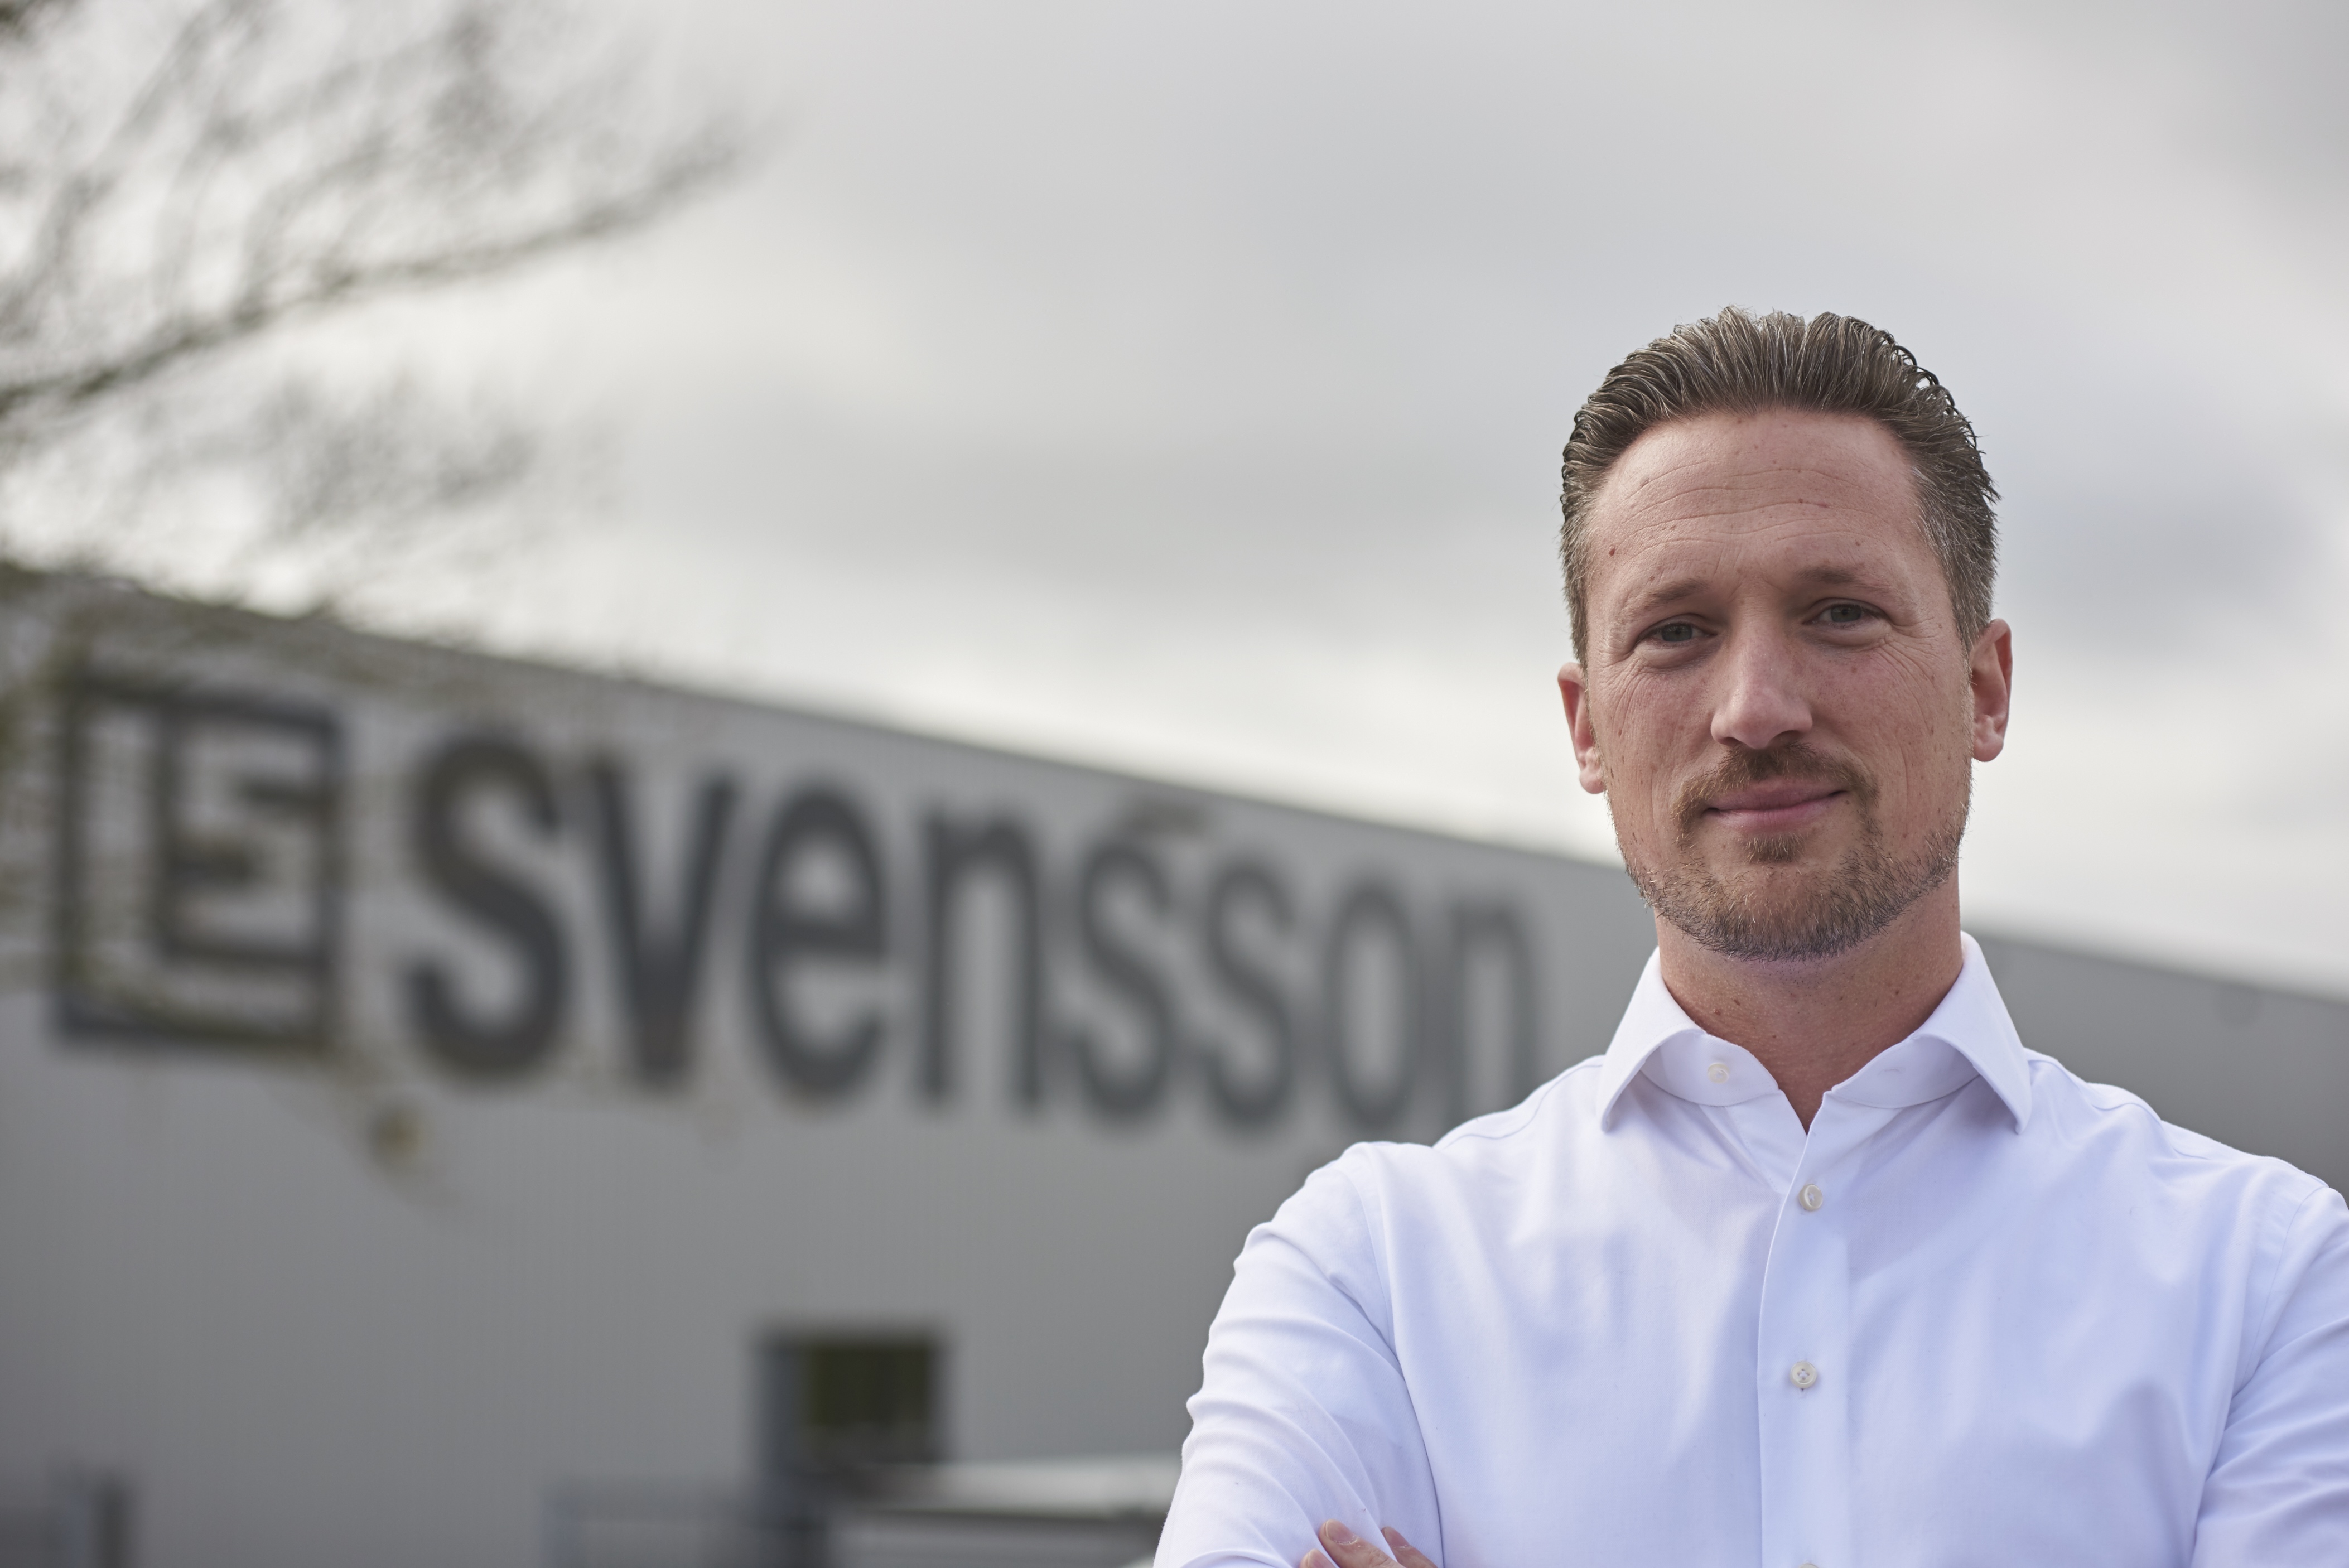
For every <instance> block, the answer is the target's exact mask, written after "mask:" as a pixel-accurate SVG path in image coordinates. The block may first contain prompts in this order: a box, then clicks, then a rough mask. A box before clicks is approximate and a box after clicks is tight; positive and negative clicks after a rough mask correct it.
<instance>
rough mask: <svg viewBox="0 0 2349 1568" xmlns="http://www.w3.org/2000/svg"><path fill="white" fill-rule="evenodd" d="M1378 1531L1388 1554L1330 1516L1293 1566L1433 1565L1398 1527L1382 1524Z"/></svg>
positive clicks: (1365, 1567)
mask: <svg viewBox="0 0 2349 1568" xmlns="http://www.w3.org/2000/svg"><path fill="white" fill-rule="evenodd" d="M1380 1533H1381V1534H1382V1535H1384V1536H1385V1537H1386V1538H1387V1544H1388V1545H1389V1546H1392V1547H1393V1548H1394V1555H1393V1556H1392V1557H1390V1556H1388V1555H1387V1554H1386V1553H1383V1552H1381V1551H1380V1550H1379V1549H1378V1548H1377V1547H1375V1546H1373V1545H1371V1543H1370V1542H1367V1541H1365V1540H1363V1539H1362V1538H1361V1536H1359V1535H1357V1534H1355V1533H1354V1532H1352V1531H1351V1530H1350V1529H1348V1528H1347V1527H1346V1524H1345V1522H1344V1521H1342V1520H1337V1519H1333V1520H1330V1522H1327V1523H1326V1524H1324V1525H1322V1526H1321V1531H1320V1542H1321V1544H1320V1545H1319V1546H1317V1547H1315V1548H1314V1549H1313V1550H1311V1551H1309V1552H1308V1553H1306V1554H1305V1555H1304V1556H1302V1557H1300V1558H1299V1559H1298V1560H1297V1568H1331V1564H1332V1561H1333V1560H1334V1562H1335V1568H1435V1564H1434V1563H1431V1562H1429V1561H1428V1558H1427V1553H1424V1552H1422V1551H1421V1550H1420V1549H1419V1548H1418V1547H1416V1546H1413V1544H1412V1543H1411V1542H1408V1541H1405V1540H1404V1539H1403V1538H1402V1531H1400V1530H1397V1529H1395V1528H1394V1527H1393V1526H1392V1525H1386V1526H1383V1527H1382V1528H1381V1531H1380ZM1325 1553H1326V1554H1325Z"/></svg>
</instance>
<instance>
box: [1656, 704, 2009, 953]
mask: <svg viewBox="0 0 2349 1568" xmlns="http://www.w3.org/2000/svg"><path fill="white" fill-rule="evenodd" d="M1774 779H1796V780H1800V781H1802V782H1805V783H1822V784H1826V785H1829V786H1831V787H1833V788H1835V789H1840V790H1842V791H1843V792H1844V793H1845V795H1846V797H1847V799H1849V800H1850V801H1851V804H1852V808H1853V810H1854V811H1855V812H1856V813H1857V817H1858V820H1859V840H1858V841H1857V843H1855V844H1854V845H1853V846H1852V847H1851V849H1850V850H1849V851H1847V852H1846V853H1845V854H1844V855H1843V856H1842V857H1841V858H1840V859H1839V860H1838V861H1836V862H1834V863H1833V864H1827V865H1821V866H1819V867H1817V868H1816V869H1815V870H1813V871H1812V872H1810V873H1809V874H1808V875H1805V874H1803V873H1801V872H1777V871H1776V870H1775V868H1779V867H1787V866H1792V865H1793V864H1794V863H1795V861H1799V860H1800V859H1801V858H1802V855H1803V852H1804V850H1805V848H1806V846H1807V844H1808V842H1809V841H1810V839H1811V836H1812V835H1811V833H1810V832H1809V831H1804V832H1795V833H1775V834H1768V835H1765V836H1763V837H1760V838H1756V839H1752V840H1749V841H1747V842H1746V845H1745V864H1744V865H1743V866H1739V867H1735V868H1733V869H1732V870H1731V871H1729V872H1725V873H1724V872H1716V871H1715V870H1714V869H1713V868H1712V867H1711V866H1708V865H1706V864H1705V863H1704V861H1703V860H1702V856H1701V854H1700V851H1699V850H1698V846H1697V830H1698V828H1699V826H1700V825H1701V824H1702V821H1703V819H1704V814H1705V810H1706V806H1705V802H1706V801H1707V800H1708V799H1718V798H1719V797H1720V796H1722V795H1724V794H1727V793H1729V792H1731V791H1733V790H1736V789H1749V788H1751V787H1753V786H1754V785H1756V784H1762V783H1766V782H1769V781H1771V780H1774ZM1968 783H1969V788H1968V790H1967V793H1966V795H1964V796H1961V798H1960V800H1959V805H1958V809H1957V810H1956V812H1955V813H1954V814H1953V815H1952V817H1951V820H1949V821H1947V822H1944V823H1941V824H1940V825H1939V826H1938V827H1937V828H1936V830H1935V831H1934V833H1933V835H1932V836H1931V837H1930V839H1928V840H1927V841H1926V842H1925V843H1924V844H1923V845H1922V846H1921V847H1920V849H1919V850H1918V851H1917V852H1916V853H1915V854H1913V855H1909V856H1906V857H1903V856H1900V855H1899V854H1896V853H1895V852H1894V851H1893V849H1892V847H1891V846H1890V845H1889V843H1888V842H1887V841H1886V840H1885V835H1884V826H1883V823H1882V821H1881V820H1879V819H1878V814H1877V798H1878V789H1877V785H1876V779H1875V777H1874V775H1872V774H1871V773H1869V772H1868V769H1865V768H1864V767H1862V766H1861V765H1860V764H1858V763H1857V762H1856V761H1852V760H1849V759H1847V758H1829V757H1826V756H1823V755H1821V754H1820V753H1818V752H1816V751H1814V750H1812V749H1811V748H1808V747H1806V746H1804V745H1803V744H1801V743H1800V742H1795V743H1792V744H1789V745H1786V746H1781V747H1774V748H1771V749H1769V750H1767V751H1753V750H1745V749H1739V750H1735V751H1733V752H1731V753H1730V754H1729V755H1728V756H1727V757H1725V758H1723V759H1722V762H1721V765H1720V766H1719V767H1717V768H1715V769H1713V770H1712V771H1711V772H1709V773H1707V774H1705V775H1704V776H1703V777H1702V778H1699V779H1692V780H1691V781H1690V782H1689V783H1688V784H1686V785H1684V786H1683V787H1682V789H1680V791H1679V792H1678V793H1677V794H1676V795H1675V796H1674V797H1673V800H1672V811H1671V820H1672V823H1673V827H1674V830H1675V836H1674V844H1673V851H1674V852H1673V858H1672V861H1671V864H1669V865H1661V866H1659V865H1651V864H1643V863H1642V862H1641V861H1640V858H1639V856H1638V855H1637V854H1636V853H1635V851H1633V849H1632V846H1631V845H1630V843H1628V842H1626V841H1624V837H1623V834H1622V831H1621V830H1620V827H1618V829H1617V832H1616V842H1617V843H1618V844H1619V846H1620V847H1621V848H1622V851H1623V864H1624V869H1625V870H1627V871H1629V872H1630V873H1631V881H1632V883H1633V885H1635V886H1637V887H1638V888H1639V890H1640V897H1641V898H1644V899H1645V900H1647V902H1648V906H1649V908H1651V909H1652V910H1654V911H1655V912H1656V913H1657V914H1659V915H1661V917H1662V918H1663V919H1665V920H1668V921H1670V922H1671V923H1672V924H1673V925H1675V926H1677V927H1678V928H1679V929H1680V930H1681V931H1682V932H1684V933H1686V934H1688V936H1689V937H1691V938H1692V940H1694V941H1696V942H1697V943H1699V944H1702V945H1703V946H1705V947H1707V948H1709V949H1711V950H1712V951H1713V952H1715V953H1718V954H1723V956H1725V957H1730V958H1744V959H1755V960H1763V961H1768V962H1788V961H1794V962H1802V961H1808V960H1816V959H1822V958H1831V957H1834V956H1835V955H1836V954H1840V953H1846V952H1848V951H1849V950H1851V949H1852V948H1854V947H1857V946H1858V945H1859V944H1861V943H1863V942H1865V941H1867V940H1868V938H1869V937H1871V936H1874V935H1875V934H1877V933H1878V932H1879V931H1882V930H1883V929H1884V928H1885V927H1886V926H1888V925H1889V924H1891V923H1892V922H1893V921H1895V920H1897V919H1898V918H1899V916H1900V915H1901V914H1902V913H1906V912H1907V911H1908V910H1909V908H1910V907H1911V906H1912V905H1914V904H1915V903H1917V901H1918V900H1920V899H1921V898H1923V897H1924V896H1925V895H1926V894H1927V893H1929V892H1932V891H1933V890H1934V889H1935V888H1937V887H1939V886H1940V885H1941V883H1942V882H1946V881H1947V880H1949V876H1950V873H1951V872H1953V871H1955V870H1956V869H1957V864H1958V845H1959V842H1960V841H1961V839H1963V837H1964V836H1965V828H1966V815H1967V810H1968V806H1969V804H1970V799H1969V798H1970V796H1971V779H1969V781H1968Z"/></svg>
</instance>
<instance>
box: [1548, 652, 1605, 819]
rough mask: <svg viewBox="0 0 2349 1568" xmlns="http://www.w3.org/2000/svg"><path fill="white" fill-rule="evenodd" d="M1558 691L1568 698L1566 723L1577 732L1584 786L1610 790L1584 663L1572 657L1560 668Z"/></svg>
mask: <svg viewBox="0 0 2349 1568" xmlns="http://www.w3.org/2000/svg"><path fill="white" fill-rule="evenodd" d="M1557 695H1558V696H1560V697H1562V698H1564V699H1565V701H1566V726H1567V728H1568V729H1569V730H1571V731H1573V733H1574V763H1575V767H1576V768H1577V769H1578V770H1579V772H1580V774H1581V777H1582V787H1583V788H1584V789H1588V790H1589V791H1590V792H1591V793H1592V794H1593V795H1604V794H1605V793H1607V773H1606V769H1604V768H1602V767H1601V766H1600V765H1599V731H1598V728H1597V727H1596V726H1595V725H1593V724H1592V722H1591V714H1590V683H1589V682H1588V680H1587V679H1585V678H1584V676H1583V674H1582V665H1581V664H1580V663H1579V662H1578V661H1576V660H1571V659H1569V660H1568V661H1567V663H1566V665H1565V666H1564V667H1563V668H1561V669H1560V670H1559V671H1558V672H1557Z"/></svg>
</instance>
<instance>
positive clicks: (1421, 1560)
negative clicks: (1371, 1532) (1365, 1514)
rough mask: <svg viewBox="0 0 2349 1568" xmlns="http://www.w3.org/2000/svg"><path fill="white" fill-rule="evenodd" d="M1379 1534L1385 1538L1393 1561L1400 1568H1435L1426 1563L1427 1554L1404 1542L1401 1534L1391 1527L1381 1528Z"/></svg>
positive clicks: (1433, 1565)
mask: <svg viewBox="0 0 2349 1568" xmlns="http://www.w3.org/2000/svg"><path fill="white" fill-rule="evenodd" d="M1379 1533H1380V1534H1381V1535H1383V1536H1385V1537H1386V1538H1387V1546H1388V1548H1389V1549H1390V1550H1392V1552H1393V1553H1394V1554H1395V1561H1396V1562H1397V1563H1402V1568H1435V1564H1434V1563H1431V1562H1429V1561H1428V1559H1427V1553H1424V1552H1422V1551H1421V1550H1420V1549H1419V1548H1418V1547H1416V1546H1413V1544H1412V1543H1411V1542H1408V1541H1405V1540H1404V1539H1403V1538H1402V1531H1400V1530H1397V1529H1396V1528H1395V1527H1394V1526H1393V1525H1392V1524H1389V1525H1384V1526H1381V1529H1380V1531H1379Z"/></svg>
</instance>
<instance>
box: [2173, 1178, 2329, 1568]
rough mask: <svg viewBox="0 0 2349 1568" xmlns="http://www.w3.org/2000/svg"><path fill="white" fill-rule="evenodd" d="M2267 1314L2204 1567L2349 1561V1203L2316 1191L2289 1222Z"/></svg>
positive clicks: (2228, 1447) (2199, 1541) (2229, 1449)
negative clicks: (2267, 1324) (2266, 1326)
mask: <svg viewBox="0 0 2349 1568" xmlns="http://www.w3.org/2000/svg"><path fill="white" fill-rule="evenodd" d="M2274 1277H2275V1281H2276V1284H2275V1286H2274V1288H2273V1289H2272V1290H2271V1292H2270V1296H2269V1300H2270V1304H2271V1305H2270V1306H2269V1308H2268V1311H2267V1312H2266V1313H2265V1314H2264V1316H2266V1317H2267V1318H2269V1319H2270V1320H2271V1321H2272V1324H2273V1326H2272V1328H2271V1329H2270V1330H2269V1331H2268V1332H2267V1334H2266V1336H2265V1337H2264V1339H2263V1340H2262V1341H2261V1345H2260V1347H2259V1351H2258V1361H2257V1363H2256V1365H2255V1366H2254V1367H2252V1369H2251V1376H2250V1377H2247V1378H2245V1379H2244V1380H2243V1382H2242V1384H2241V1386H2240V1387H2238V1388H2237V1389H2236V1390H2235V1397H2234V1399H2233V1401H2232V1402H2231V1404H2230V1406H2229V1407H2228V1411H2227V1429H2226V1432H2225V1435H2224V1436H2223V1437H2222V1438H2221V1439H2220V1446H2219V1458H2218V1461H2217V1463H2215V1464H2214V1465H2212V1466H2211V1469H2210V1475H2209V1480H2207V1481H2206V1482H2205V1483H2204V1486H2203V1489H2202V1510H2201V1516H2200V1518H2199V1521H2198V1522H2197V1523H2196V1526H2195V1535H2194V1563H2195V1568H2240V1565H2241V1564H2248V1563H2349V1207H2344V1204H2343V1202H2342V1199H2341V1194H2340V1193H2338V1192H2335V1191H2331V1190H2329V1189H2326V1190H2322V1191H2317V1192H2314V1193H2312V1194H2311V1195H2310V1196H2309V1197H2308V1198H2307V1199H2306V1200H2305V1201H2303V1202H2302V1203H2301V1204H2300V1206H2299V1209H2298V1210H2297V1212H2295V1213H2294V1214H2293V1215H2292V1219H2291V1221H2290V1222H2288V1223H2287V1224H2286V1226H2285V1227H2284V1232H2283V1237H2282V1256H2281V1257H2280V1259H2279V1260H2278V1265H2277V1269H2276V1273H2275V1276H2274Z"/></svg>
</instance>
